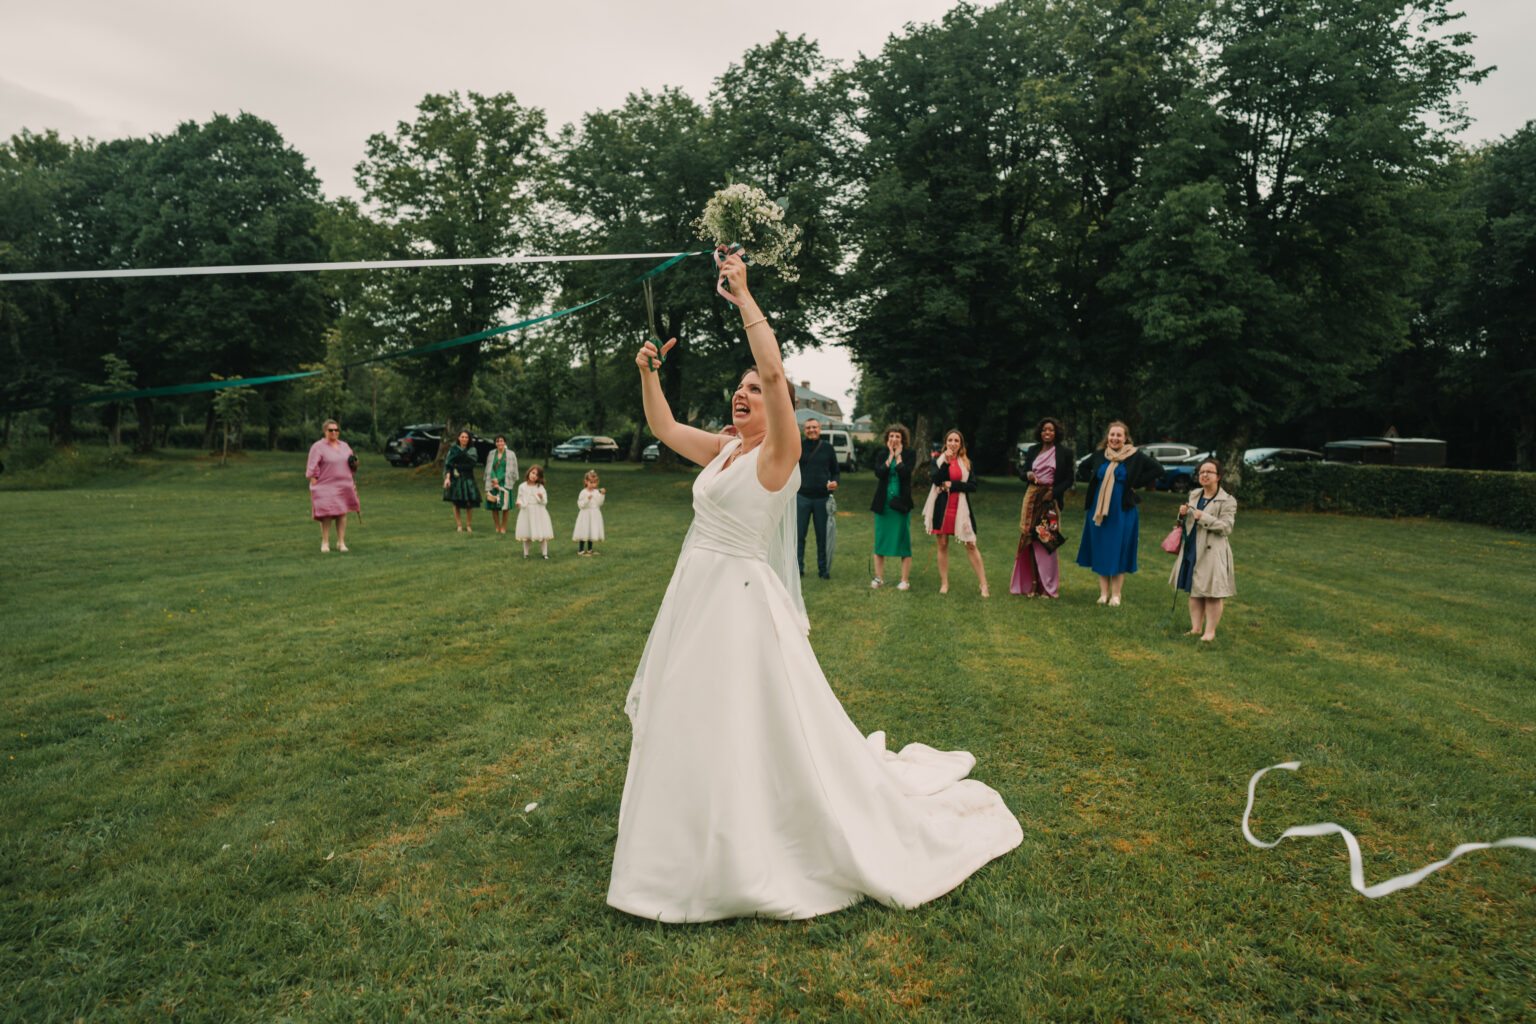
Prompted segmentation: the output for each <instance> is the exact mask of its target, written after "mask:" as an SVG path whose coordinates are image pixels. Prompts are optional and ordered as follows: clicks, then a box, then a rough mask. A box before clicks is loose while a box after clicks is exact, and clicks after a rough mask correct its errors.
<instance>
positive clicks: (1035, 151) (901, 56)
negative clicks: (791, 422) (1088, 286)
mask: <svg viewBox="0 0 1536 1024" xmlns="http://www.w3.org/2000/svg"><path fill="white" fill-rule="evenodd" d="M1015 6H1017V5H1012V4H1007V5H1003V6H1002V7H999V8H997V9H993V10H990V11H981V10H979V9H977V8H976V7H974V6H972V5H968V4H962V5H959V6H957V7H956V8H955V9H954V10H952V11H951V12H950V13H949V14H948V15H946V16H945V18H944V20H943V22H942V24H939V25H928V26H922V27H918V28H915V29H913V30H911V31H910V32H909V33H908V34H907V35H905V36H903V37H900V38H893V39H891V40H890V41H889V42H888V43H887V45H886V47H885V49H884V51H883V52H882V53H881V54H880V55H879V57H878V58H871V59H866V60H864V61H862V62H860V64H859V65H858V67H857V69H856V71H855V73H854V79H855V82H856V83H857V86H858V90H859V95H858V97H857V98H858V102H859V117H858V127H859V130H860V132H861V134H862V135H863V137H864V138H865V140H866V142H865V145H864V146H863V149H862V151H861V152H860V154H859V155H858V165H859V167H860V169H861V171H862V172H863V173H864V174H865V175H867V180H868V184H867V187H866V188H865V190H864V192H863V193H862V194H861V195H856V196H854V197H853V198H852V213H851V216H850V221H851V227H850V231H849V238H850V240H852V241H854V242H856V244H857V258H856V260H855V261H854V263H853V266H852V269H851V271H850V273H849V274H848V278H847V287H848V288H849V291H850V293H851V300H850V312H851V316H852V320H853V325H852V328H851V330H850V331H849V332H848V335H847V339H848V343H849V346H850V348H851V349H852V351H853V353H854V355H855V358H856V360H857V361H858V363H859V365H860V366H861V367H862V368H863V370H864V372H866V373H870V374H873V375H875V376H876V377H878V378H879V379H880V380H881V381H882V383H883V388H882V391H883V392H884V394H885V395H886V397H887V400H888V401H890V402H891V403H892V404H893V405H894V407H895V408H896V409H898V410H905V411H906V412H905V413H904V414H907V415H911V416H912V417H913V420H914V421H915V422H916V424H917V427H918V430H919V435H920V436H919V437H918V438H917V439H916V441H917V443H918V444H919V445H921V444H926V443H927V441H928V440H929V439H928V438H927V437H925V436H921V435H922V432H923V431H924V430H925V429H926V428H927V425H928V423H929V422H930V420H932V421H934V423H935V425H936V426H937V425H939V424H942V425H943V426H948V425H951V424H955V425H958V426H959V427H960V429H961V430H962V431H963V432H964V433H965V434H966V436H967V438H968V439H969V444H970V445H971V447H972V450H973V451H976V452H977V453H978V454H980V455H981V457H982V459H983V462H984V463H988V462H992V461H995V460H993V459H992V458H991V457H990V456H991V453H994V452H995V451H997V450H1000V448H1001V445H1000V444H998V443H997V442H999V441H1001V440H1002V439H1001V438H999V437H987V436H984V434H983V432H982V431H981V429H980V427H981V425H982V424H983V423H984V422H986V421H987V419H988V414H989V412H991V411H992V410H993V409H994V407H995V405H996V403H998V402H999V400H1000V397H1001V396H1012V395H1015V394H1017V393H1018V392H1019V391H1020V390H1021V389H1022V388H1023V387H1024V384H1025V380H1026V369H1025V368H1026V366H1027V364H1028V354H1027V353H1026V351H1025V349H1026V346H1028V345H1029V344H1030V343H1031V341H1032V338H1031V333H1030V331H1029V327H1028V303H1029V298H1028V297H1029V295H1030V294H1031V293H1032V292H1033V291H1034V290H1035V289H1034V285H1035V284H1038V282H1039V281H1040V280H1041V278H1040V275H1041V274H1042V273H1043V272H1044V271H1045V270H1046V269H1047V268H1046V266H1045V265H1044V264H1043V263H1040V262H1037V261H1032V260H1030V259H1029V258H1028V256H1027V255H1025V253H1026V250H1027V249H1028V247H1029V245H1030V238H1031V237H1032V234H1033V232H1034V231H1035V230H1036V224H1037V222H1038V220H1039V218H1040V216H1041V215H1042V212H1043V210H1044V208H1045V206H1046V204H1048V203H1049V202H1051V197H1050V196H1049V195H1047V193H1046V191H1045V181H1044V177H1045V176H1044V175H1042V173H1041V172H1042V169H1044V168H1048V166H1049V164H1048V163H1047V162H1046V161H1045V157H1046V156H1047V155H1048V151H1049V148H1050V139H1049V137H1048V135H1047V134H1046V133H1044V132H1042V131H1040V130H1038V128H1037V126H1036V125H1034V124H1031V123H1029V122H1027V121H1026V120H1025V119H1023V118H1021V117H1020V115H1019V111H1018V106H1019V104H1018V95H1019V90H1020V88H1021V86H1022V84H1023V82H1024V81H1025V78H1026V76H1027V75H1029V74H1030V73H1031V72H1032V71H1034V70H1036V69H1037V68H1038V64H1039V60H1040V50H1039V41H1038V40H1036V39H1034V38H1032V37H1031V36H1030V35H1029V34H1028V32H1027V31H1026V26H1025V25H1024V24H1023V23H1022V22H1021V21H1020V19H1019V17H1018V14H1017V12H1016V11H1015V10H1013V8H1014V7H1015ZM1001 400H1002V401H1007V398H1001Z"/></svg>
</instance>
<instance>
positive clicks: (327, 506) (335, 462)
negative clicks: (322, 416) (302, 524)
mask: <svg viewBox="0 0 1536 1024" xmlns="http://www.w3.org/2000/svg"><path fill="white" fill-rule="evenodd" d="M324 428H325V430H324V432H325V436H324V437H322V438H321V439H320V440H318V441H316V442H315V443H314V444H312V445H310V446H309V465H308V466H306V467H305V469H304V475H305V476H307V477H309V504H310V508H311V510H312V511H313V513H314V518H315V519H317V520H318V521H319V522H320V550H321V551H329V550H331V523H333V522H334V523H335V524H336V550H338V551H345V550H347V513H348V512H356V511H357V510H358V504H357V484H356V483H355V482H354V481H353V479H352V475H353V474H354V473H356V472H357V456H355V455H353V454H352V447H351V445H349V444H347V442H345V441H343V440H342V439H341V426H340V425H339V424H338V423H337V422H336V421H335V420H326V421H325V424H324Z"/></svg>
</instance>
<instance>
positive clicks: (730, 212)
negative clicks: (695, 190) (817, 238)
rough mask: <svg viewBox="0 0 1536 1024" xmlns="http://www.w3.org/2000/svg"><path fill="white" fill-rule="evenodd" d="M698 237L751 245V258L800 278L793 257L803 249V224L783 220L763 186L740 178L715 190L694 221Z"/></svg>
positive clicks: (723, 245) (722, 244) (720, 245)
mask: <svg viewBox="0 0 1536 1024" xmlns="http://www.w3.org/2000/svg"><path fill="white" fill-rule="evenodd" d="M693 226H694V227H695V228H697V229H698V232H699V237H700V238H702V239H704V240H705V241H706V242H713V243H714V244H715V247H716V248H717V249H724V250H727V251H729V250H731V249H732V248H733V247H735V246H738V245H739V246H742V247H744V248H748V249H751V251H752V262H753V263H755V264H757V265H758V266H760V267H773V268H774V269H776V270H777V271H778V272H779V276H780V277H782V278H783V279H784V280H786V281H798V280H799V279H800V272H799V271H798V270H796V269H795V264H794V259H795V257H796V256H797V255H799V253H800V228H799V227H798V226H797V225H794V224H786V223H785V222H784V210H783V208H782V207H780V206H779V204H778V203H775V202H774V201H773V200H772V199H769V198H768V194H767V193H766V192H764V191H763V190H762V189H760V188H754V187H753V186H751V185H746V184H742V183H741V182H737V183H736V184H734V185H727V186H726V187H725V188H723V189H721V190H720V191H718V192H716V193H715V194H714V196H712V197H711V198H710V200H709V202H708V203H705V204H704V213H703V214H702V215H701V216H700V217H699V219H698V220H696V221H694V222H693Z"/></svg>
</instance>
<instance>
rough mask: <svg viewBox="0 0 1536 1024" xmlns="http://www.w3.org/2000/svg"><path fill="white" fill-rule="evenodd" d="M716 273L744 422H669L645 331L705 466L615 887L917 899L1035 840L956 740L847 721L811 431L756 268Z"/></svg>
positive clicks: (697, 912)
mask: <svg viewBox="0 0 1536 1024" xmlns="http://www.w3.org/2000/svg"><path fill="white" fill-rule="evenodd" d="M722 274H723V276H724V278H725V279H726V280H728V281H729V282H730V290H731V294H732V296H734V297H735V298H736V299H737V300H738V301H739V302H740V304H741V314H742V319H743V329H744V331H745V333H746V336H747V341H748V343H749V344H750V345H751V347H752V355H753V357H754V358H755V359H756V360H757V365H756V366H755V367H754V368H753V369H751V370H748V371H747V372H746V374H745V375H743V376H742V378H741V383H740V384H738V385H737V388H736V392H735V394H734V395H733V396H732V398H731V417H732V421H733V424H734V426H735V427H736V431H737V436H735V437H730V436H724V435H720V434H711V433H707V432H705V431H703V430H698V429H696V428H694V427H689V426H685V425H683V424H680V423H678V422H676V421H675V420H674V419H673V418H672V412H671V410H670V409H668V407H667V403H666V399H665V398H664V397H663V396H662V391H661V385H660V384H659V383H658V381H657V375H656V373H655V372H654V371H655V369H656V367H657V366H658V363H659V357H660V356H662V355H664V354H666V353H667V352H668V351H670V350H671V349H672V348H673V346H675V345H676V344H677V339H675V338H674V339H672V340H671V341H668V342H667V343H666V344H665V345H664V346H662V348H661V351H660V352H658V351H657V348H656V345H655V344H654V343H653V342H649V341H648V342H646V343H645V345H644V346H643V347H642V348H641V349H640V352H639V353H638V355H637V356H636V357H635V362H636V364H637V365H638V366H639V369H640V389H641V394H642V396H643V398H644V402H645V416H646V421H647V423H649V425H650V428H651V432H652V433H654V434H655V435H656V437H657V439H658V440H660V441H661V443H662V444H665V445H666V446H667V447H669V448H671V449H672V450H673V451H674V452H677V453H678V454H679V455H681V456H683V457H684V458H687V459H691V460H693V461H694V462H697V463H698V464H699V465H701V466H704V469H703V470H702V471H701V472H700V473H699V475H698V477H697V478H696V479H695V481H694V485H693V508H694V519H693V525H692V526H691V527H690V528H689V531H688V536H687V538H686V539H685V540H684V541H683V548H682V551H681V553H680V554H679V555H678V559H677V568H676V570H674V572H673V574H672V580H671V582H670V583H669V584H668V585H667V591H666V596H665V597H664V598H663V599H662V603H661V608H660V610H659V611H658V612H657V614H656V622H655V624H654V625H653V626H652V627H651V633H650V637H649V638H648V639H647V640H646V644H645V651H644V653H642V654H641V656H640V664H639V667H638V668H637V669H636V671H635V679H634V683H633V685H632V686H631V687H630V691H629V698H628V700H627V701H626V702H625V711H626V712H627V713H628V715H629V718H630V723H631V725H632V727H633V730H634V733H633V739H632V741H631V745H630V753H629V769H628V772H627V774H626V777H625V780H624V798H623V802H622V803H621V805H620V808H619V835H618V842H617V845H616V846H615V848H614V855H613V874H612V876H611V878H610V880H609V885H608V902H609V904H611V905H612V906H614V907H617V908H618V909H620V910H623V911H626V912H628V913H631V914H634V915H636V916H637V917H643V918H647V919H649V920H653V921H656V920H660V921H671V922H684V921H711V920H718V919H720V918H729V917H754V916H756V917H774V918H787V919H796V918H806V917H814V916H815V915H817V914H825V913H828V912H830V911H834V910H838V909H840V908H842V907H846V906H848V905H850V904H852V903H856V902H858V901H859V900H861V899H863V898H864V897H866V896H868V897H872V898H873V899H876V900H879V901H880V902H882V903H885V904H887V905H889V906H894V907H912V906H916V905H917V904H919V903H923V902H926V901H927V900H931V899H934V898H936V897H938V896H941V895H943V894H944V893H946V892H948V891H949V890H951V889H953V888H954V887H955V886H957V885H959V884H960V883H961V882H962V881H964V880H965V879H966V878H967V877H968V876H969V875H971V874H972V873H973V872H975V871H976V870H977V869H978V868H980V867H981V866H982V865H984V864H986V863H987V862H988V861H990V860H992V859H993V858H994V857H998V856H1000V855H1001V854H1003V853H1006V852H1007V851H1008V850H1011V849H1013V848H1014V847H1015V846H1017V845H1018V844H1019V843H1020V841H1021V840H1022V839H1023V831H1022V830H1021V829H1020V828H1019V823H1018V821H1017V820H1016V819H1015V818H1014V817H1013V815H1012V814H1011V813H1010V812H1009V810H1008V808H1007V807H1006V806H1005V805H1004V804H1003V800H1002V798H1001V797H1000V796H998V794H997V793H996V792H994V791H993V790H992V789H990V788H988V787H987V786H985V785H983V784H982V783H980V782H976V781H974V780H969V779H966V778H965V776H966V775H967V774H969V772H970V770H971V768H972V767H973V766H974V765H975V763H976V759H975V758H974V757H972V756H971V755H970V754H969V753H968V752H966V751H963V750H953V751H939V750H935V749H933V748H931V747H926V746H923V745H922V744H920V743H913V744H910V745H908V746H907V747H906V748H904V749H903V750H902V751H901V753H900V754H892V753H889V752H888V751H887V750H886V749H885V736H884V734H883V733H879V732H876V733H873V734H871V735H870V736H869V737H868V738H867V739H866V738H865V737H864V736H863V735H862V734H861V733H860V731H859V729H858V728H857V727H856V726H855V725H854V724H853V722H852V721H851V720H850V719H849V718H848V715H847V713H846V712H844V710H843V707H842V705H841V704H839V703H838V700H837V697H836V696H834V695H833V693H832V689H831V687H830V686H828V684H827V679H826V677H825V676H824V675H822V672H821V666H820V665H819V664H818V663H817V661H816V654H815V652H814V651H812V650H811V645H810V641H809V640H808V639H807V636H806V633H807V630H808V629H809V623H808V622H807V620H806V616H805V605H804V604H803V602H802V601H801V599H800V575H799V566H798V562H797V560H796V555H795V516H794V515H793V509H794V501H795V491H796V490H797V489H798V487H799V479H800V471H799V466H798V462H799V458H800V434H799V431H798V430H797V429H796V425H795V412H794V402H793V398H792V397H791V396H792V391H791V385H790V384H789V382H788V380H787V378H786V377H785V373H784V364H783V362H782V361H781V359H780V356H779V347H778V342H777V340H776V339H775V338H774V334H773V330H772V328H770V327H769V326H768V322H767V318H766V317H765V316H763V314H762V312H761V311H760V310H759V309H758V306H757V303H756V302H755V301H753V299H752V296H751V295H750V293H749V292H748V291H747V272H746V266H745V264H743V263H742V261H741V258H740V257H739V256H731V257H730V258H728V259H727V260H726V261H725V263H724V265H723V267H722Z"/></svg>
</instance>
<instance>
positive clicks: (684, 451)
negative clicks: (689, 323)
mask: <svg viewBox="0 0 1536 1024" xmlns="http://www.w3.org/2000/svg"><path fill="white" fill-rule="evenodd" d="M676 344H677V339H676V338H673V339H672V340H671V341H669V342H667V343H666V344H665V345H663V346H662V347H661V351H659V352H658V351H657V350H656V343H655V342H652V341H647V342H646V343H645V344H644V345H641V346H640V351H639V352H638V353H637V354H636V355H635V365H636V366H638V367H640V397H641V399H642V400H643V402H644V403H645V422H646V424H647V425H648V426H649V427H650V428H651V433H653V434H655V435H656V440H658V441H660V442H661V443H662V444H664V445H666V446H667V447H668V448H671V449H672V450H673V451H674V452H677V454H679V455H681V456H682V457H683V458H685V459H688V460H690V461H692V462H697V463H698V464H699V465H701V466H707V465H709V462H710V460H711V459H713V458H714V457H715V456H716V455H719V454H720V449H721V448H722V447H724V445H725V442H726V441H728V440H730V438H728V437H723V436H721V435H719V434H711V433H710V432H709V431H707V430H700V429H699V428H698V427H690V426H689V425H688V424H686V423H679V422H677V420H676V419H674V418H673V416H672V408H671V406H669V405H667V396H666V395H663V394H662V393H661V374H660V373H659V372H657V371H658V370H659V369H660V367H661V357H662V356H664V355H666V354H667V353H668V352H670V351H672V348H673V346H675V345H676Z"/></svg>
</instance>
